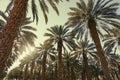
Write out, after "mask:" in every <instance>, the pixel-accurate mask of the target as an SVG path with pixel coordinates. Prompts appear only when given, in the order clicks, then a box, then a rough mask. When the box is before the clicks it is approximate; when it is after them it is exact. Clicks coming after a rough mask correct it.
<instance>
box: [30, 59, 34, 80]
mask: <svg viewBox="0 0 120 80" xmlns="http://www.w3.org/2000/svg"><path fill="white" fill-rule="evenodd" d="M34 65H35V63H34V61H32V63H31V69H30V80H33V70H34Z"/></svg>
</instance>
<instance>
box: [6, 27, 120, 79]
mask: <svg viewBox="0 0 120 80" xmlns="http://www.w3.org/2000/svg"><path fill="white" fill-rule="evenodd" d="M74 29H75V28H74ZM74 29H73V30H74ZM47 30H48V31H49V32H48V33H45V36H49V38H48V39H47V40H46V41H45V42H44V44H43V45H42V44H41V45H40V46H39V47H37V48H36V49H35V50H36V51H37V52H36V55H37V57H35V58H34V59H32V60H31V59H30V57H28V58H24V59H23V60H22V61H21V66H19V67H17V68H15V69H13V70H12V71H11V72H10V73H9V74H7V78H8V79H14V78H16V79H19V80H21V79H23V80H27V79H30V80H77V79H78V80H86V79H87V80H101V79H102V80H104V79H105V75H104V72H103V69H102V67H101V63H100V60H99V56H98V55H97V50H96V47H95V44H94V43H93V42H92V41H89V40H88V35H87V33H86V34H85V37H84V38H81V39H80V38H79V39H77V38H76V37H73V36H71V35H72V33H71V32H72V31H73V30H72V31H71V29H70V28H69V27H63V26H53V27H51V28H49V29H47ZM105 39H106V37H105ZM60 40H62V43H61V44H60V45H62V46H60V47H59V46H58V45H59V41H60ZM103 41H104V45H105V46H104V47H103V48H104V49H105V50H104V51H105V56H106V60H107V61H108V65H109V70H110V78H111V79H112V80H119V79H120V76H119V75H120V70H119V67H120V60H119V59H120V57H119V56H118V55H117V54H116V53H114V50H113V51H112V50H111V51H109V49H108V48H109V47H108V44H107V43H108V42H109V41H106V40H103ZM109 45H111V44H109ZM112 48H114V47H113V46H112V47H111V49H112ZM108 51H109V52H108ZM26 59H27V60H26ZM25 61H28V62H26V63H24V62H25Z"/></svg>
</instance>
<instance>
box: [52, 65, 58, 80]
mask: <svg viewBox="0 0 120 80" xmlns="http://www.w3.org/2000/svg"><path fill="white" fill-rule="evenodd" d="M57 75H58V71H57V63H56V64H55V72H54V79H53V80H57Z"/></svg>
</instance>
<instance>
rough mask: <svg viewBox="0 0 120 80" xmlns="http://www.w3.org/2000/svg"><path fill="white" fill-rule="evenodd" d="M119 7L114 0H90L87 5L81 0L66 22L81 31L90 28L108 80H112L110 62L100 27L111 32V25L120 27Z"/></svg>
mask: <svg viewBox="0 0 120 80" xmlns="http://www.w3.org/2000/svg"><path fill="white" fill-rule="evenodd" d="M118 7H119V3H117V2H113V0H108V1H105V0H95V1H94V0H88V4H87V5H86V3H85V2H84V1H83V0H80V2H77V8H70V9H71V10H72V12H69V13H68V14H69V15H70V16H71V17H70V18H69V19H68V22H67V23H66V24H68V25H70V26H77V27H79V28H78V29H79V31H81V32H84V31H85V30H86V29H89V31H90V34H91V37H92V39H93V41H94V42H95V45H96V49H97V51H98V54H97V55H98V56H99V58H100V61H101V66H102V69H103V72H104V75H105V76H106V79H107V80H111V79H110V73H109V68H108V62H107V60H106V57H105V55H104V51H103V49H102V46H101V43H100V38H99V35H98V33H99V30H100V29H103V30H105V31H107V32H109V29H110V25H111V26H113V27H116V28H120V26H119V24H120V23H119V15H118V14H117V13H116V11H117V9H118ZM106 25H107V26H106Z"/></svg>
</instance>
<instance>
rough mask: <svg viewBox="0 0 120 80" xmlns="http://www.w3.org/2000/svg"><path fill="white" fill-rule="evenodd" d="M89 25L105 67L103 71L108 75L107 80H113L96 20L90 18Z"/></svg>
mask: <svg viewBox="0 0 120 80" xmlns="http://www.w3.org/2000/svg"><path fill="white" fill-rule="evenodd" d="M88 27H89V29H90V33H91V37H92V39H93V41H94V42H95V45H96V49H97V52H98V53H97V55H98V57H99V59H100V62H101V67H102V69H103V73H104V75H105V77H106V80H111V78H110V71H109V68H108V62H107V60H106V57H105V55H104V51H103V49H102V46H101V43H100V39H99V35H98V32H97V28H96V22H95V21H94V20H93V19H89V20H88Z"/></svg>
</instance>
